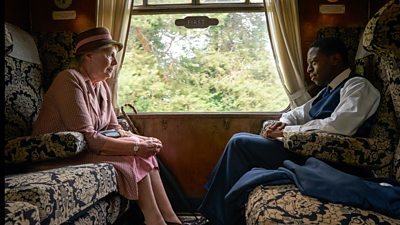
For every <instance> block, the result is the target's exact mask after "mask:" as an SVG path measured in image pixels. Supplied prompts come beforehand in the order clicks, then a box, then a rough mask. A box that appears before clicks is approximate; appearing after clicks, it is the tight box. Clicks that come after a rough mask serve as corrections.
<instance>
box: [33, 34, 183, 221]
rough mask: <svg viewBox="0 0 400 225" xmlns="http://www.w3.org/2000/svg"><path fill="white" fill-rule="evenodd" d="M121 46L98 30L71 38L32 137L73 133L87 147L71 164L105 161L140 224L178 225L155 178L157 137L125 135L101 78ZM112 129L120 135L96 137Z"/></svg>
mask: <svg viewBox="0 0 400 225" xmlns="http://www.w3.org/2000/svg"><path fill="white" fill-rule="evenodd" d="M122 47H123V45H122V44H121V43H119V42H117V41H114V40H113V39H112V37H111V35H110V33H109V31H108V29H106V28H103V27H98V28H93V29H90V30H87V31H85V32H82V33H80V34H79V35H78V37H77V45H76V48H75V55H76V60H75V63H73V64H72V66H71V67H70V69H67V70H64V71H62V72H60V73H59V74H58V75H57V76H56V78H55V79H54V81H53V83H52V85H51V86H50V88H49V90H48V91H47V93H46V95H45V97H44V101H43V105H42V108H41V111H40V114H39V117H38V119H37V121H36V123H35V124H34V128H33V134H43V133H49V132H58V131H66V130H68V131H79V132H81V133H83V134H84V136H85V140H86V142H87V143H88V146H89V147H88V149H89V151H87V152H86V153H83V154H80V155H79V156H78V157H75V158H74V159H72V160H71V162H72V161H74V164H76V163H97V162H108V163H111V164H113V165H114V167H115V168H116V170H117V182H118V191H119V193H120V194H121V195H122V196H124V197H126V198H127V199H130V200H137V202H138V205H139V207H140V208H141V210H142V212H143V214H144V218H145V223H146V224H151V225H158V224H164V225H165V224H181V221H180V220H179V218H178V217H177V216H176V214H175V212H174V211H173V209H172V207H171V204H170V202H169V200H168V197H167V195H166V193H165V190H164V186H163V184H162V182H161V179H160V174H159V171H158V164H157V161H156V158H155V155H156V154H157V153H158V152H160V150H161V149H162V147H163V146H162V143H161V141H160V140H158V139H157V138H153V137H144V136H140V135H135V134H132V133H130V132H126V131H124V130H123V129H122V127H121V126H120V125H119V124H118V121H117V117H116V115H115V112H114V110H113V105H112V102H111V94H110V90H109V87H108V86H107V83H106V79H108V78H110V77H111V76H112V74H113V71H114V68H115V66H116V65H117V64H118V62H117V59H116V54H117V52H118V51H120V50H121V49H122ZM109 129H116V130H117V131H118V132H119V133H120V135H121V137H119V138H112V137H107V136H104V135H102V134H101V133H100V131H103V130H109Z"/></svg>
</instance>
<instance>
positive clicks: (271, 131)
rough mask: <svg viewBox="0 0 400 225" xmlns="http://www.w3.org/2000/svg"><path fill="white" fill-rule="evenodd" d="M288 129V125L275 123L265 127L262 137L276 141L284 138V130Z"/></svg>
mask: <svg viewBox="0 0 400 225" xmlns="http://www.w3.org/2000/svg"><path fill="white" fill-rule="evenodd" d="M285 127H286V123H282V122H279V121H278V122H274V123H272V124H269V125H266V126H265V127H263V129H262V132H261V136H262V137H264V138H267V139H270V140H275V139H276V138H278V137H283V129H284V128H285Z"/></svg>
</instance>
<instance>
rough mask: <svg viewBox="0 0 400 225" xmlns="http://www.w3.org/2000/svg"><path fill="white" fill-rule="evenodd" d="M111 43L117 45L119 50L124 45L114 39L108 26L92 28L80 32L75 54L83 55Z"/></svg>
mask: <svg viewBox="0 0 400 225" xmlns="http://www.w3.org/2000/svg"><path fill="white" fill-rule="evenodd" d="M109 44H113V45H115V46H116V47H117V50H118V51H120V50H121V49H122V47H123V44H121V43H119V42H118V41H114V40H113V39H112V37H111V34H110V32H109V31H108V29H107V28H105V27H96V28H92V29H89V30H86V31H84V32H82V33H79V34H78V37H77V44H76V47H75V54H76V55H81V54H84V53H87V52H90V51H93V50H96V49H99V48H101V47H103V46H105V45H109Z"/></svg>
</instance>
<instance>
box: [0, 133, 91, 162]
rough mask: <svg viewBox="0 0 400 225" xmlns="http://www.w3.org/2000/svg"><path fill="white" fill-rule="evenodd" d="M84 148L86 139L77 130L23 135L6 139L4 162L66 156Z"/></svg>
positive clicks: (35, 160) (41, 159) (33, 160)
mask: <svg viewBox="0 0 400 225" xmlns="http://www.w3.org/2000/svg"><path fill="white" fill-rule="evenodd" d="M85 149H86V141H85V139H84V136H83V134H82V133H79V132H69V131H68V132H57V133H48V134H42V135H37V136H24V137H18V138H14V139H11V140H8V141H6V143H5V153H4V155H5V162H6V163H22V162H37V161H43V160H49V159H57V158H66V157H70V156H73V155H76V154H78V153H79V152H82V151H83V150H85Z"/></svg>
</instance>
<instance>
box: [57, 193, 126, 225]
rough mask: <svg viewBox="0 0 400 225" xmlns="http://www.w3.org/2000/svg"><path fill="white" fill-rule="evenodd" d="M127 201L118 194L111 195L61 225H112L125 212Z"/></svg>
mask: <svg viewBox="0 0 400 225" xmlns="http://www.w3.org/2000/svg"><path fill="white" fill-rule="evenodd" d="M128 207H129V201H128V200H127V199H125V198H122V197H121V196H120V195H118V194H111V195H109V196H107V197H106V198H104V199H102V200H100V201H98V202H96V204H94V205H92V206H91V207H90V208H88V209H87V210H85V211H84V212H82V213H80V214H79V216H78V217H77V218H74V219H73V220H69V221H67V222H65V223H63V225H108V224H114V223H115V222H116V221H117V219H118V217H119V216H120V215H121V214H122V213H124V212H126V210H127V209H128Z"/></svg>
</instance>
